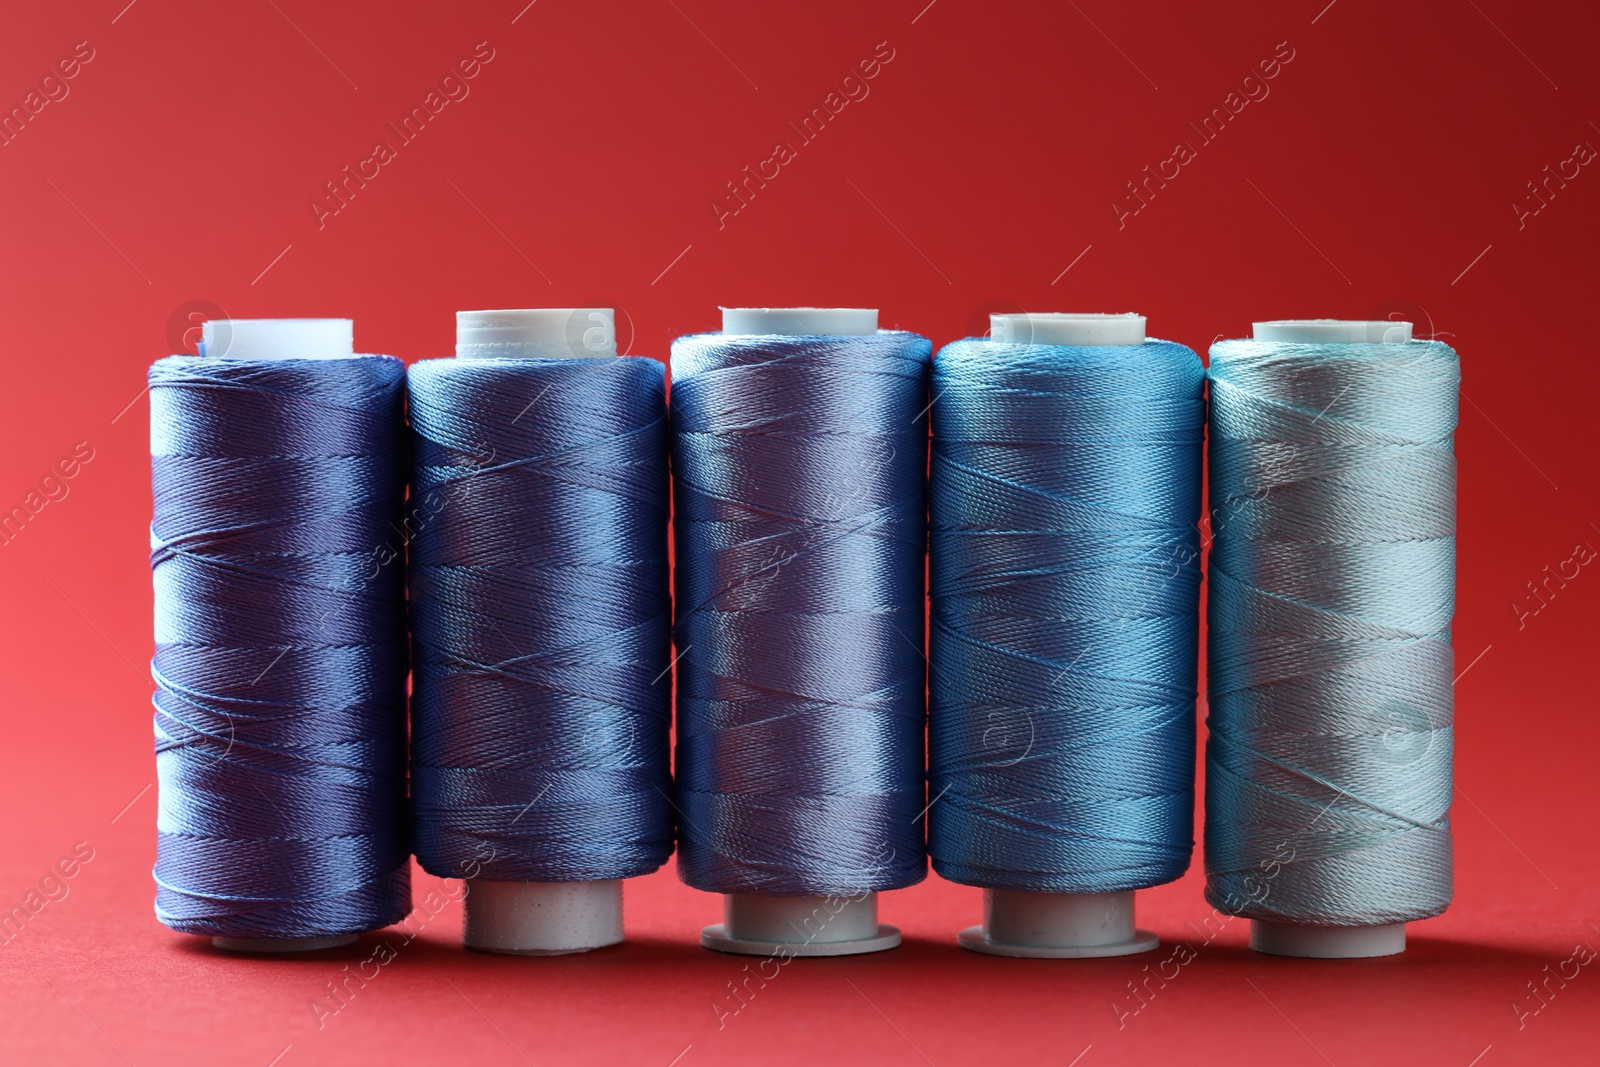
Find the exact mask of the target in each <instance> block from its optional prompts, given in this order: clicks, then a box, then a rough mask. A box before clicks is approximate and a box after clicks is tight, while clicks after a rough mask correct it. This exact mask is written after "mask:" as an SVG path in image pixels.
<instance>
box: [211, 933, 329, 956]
mask: <svg viewBox="0 0 1600 1067" xmlns="http://www.w3.org/2000/svg"><path fill="white" fill-rule="evenodd" d="M357 940H358V935H356V934H326V935H321V936H317V937H213V938H212V939H211V944H212V946H213V947H214V948H219V949H221V950H222V951H224V952H239V953H249V954H253V955H275V954H278V953H284V952H321V951H323V950H325V949H330V948H343V947H344V946H346V945H353V944H355V943H356V941H357Z"/></svg>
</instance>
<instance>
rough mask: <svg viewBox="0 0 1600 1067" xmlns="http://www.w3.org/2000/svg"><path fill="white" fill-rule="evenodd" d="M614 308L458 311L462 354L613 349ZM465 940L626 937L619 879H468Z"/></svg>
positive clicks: (535, 947) (496, 944)
mask: <svg viewBox="0 0 1600 1067" xmlns="http://www.w3.org/2000/svg"><path fill="white" fill-rule="evenodd" d="M615 319H616V315H615V312H614V311H613V310H612V309H611V308H515V309H499V310H492V311H458V312H456V358H458V359H519V358H520V359H529V358H544V359H552V358H555V359H560V358H582V357H602V358H604V357H615V356H616V354H617V335H616V327H615ZM463 912H464V918H463V921H462V930H461V942H462V944H464V945H466V946H467V947H468V948H473V949H478V950H479V951H482V952H500V953H505V954H508V955H513V956H560V955H565V954H566V953H569V952H588V951H589V950H590V949H596V948H604V947H605V946H606V945H615V944H617V943H619V942H620V941H622V882H621V880H620V879H615V878H611V879H603V880H599V881H592V882H501V881H493V880H491V879H487V878H470V879H468V880H467V899H466V903H465V905H464V906H463Z"/></svg>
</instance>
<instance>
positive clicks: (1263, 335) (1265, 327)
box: [1251, 319, 1411, 345]
mask: <svg viewBox="0 0 1600 1067" xmlns="http://www.w3.org/2000/svg"><path fill="white" fill-rule="evenodd" d="M1251 326H1252V329H1253V333H1254V336H1255V339H1256V340H1257V341H1277V342H1279V343H1281V344H1288V345H1359V344H1372V345H1380V344H1404V343H1406V342H1407V341H1409V340H1411V323H1409V322H1389V321H1386V320H1383V319H1277V320H1274V321H1272V322H1256V323H1251Z"/></svg>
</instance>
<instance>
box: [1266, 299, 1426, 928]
mask: <svg viewBox="0 0 1600 1067" xmlns="http://www.w3.org/2000/svg"><path fill="white" fill-rule="evenodd" d="M1252 327H1253V333H1254V335H1255V339H1256V340H1257V341H1276V342H1278V343H1280V344H1322V345H1335V344H1345V345H1349V344H1405V343H1406V342H1408V341H1410V340H1411V323H1409V322H1389V321H1385V320H1381V319H1380V320H1368V319H1280V320H1277V321H1274V322H1257V323H1253V324H1252ZM1250 947H1251V948H1253V949H1255V950H1256V951H1257V952H1265V953H1268V954H1269V955H1273V956H1299V957H1303V958H1307V959H1324V960H1332V959H1362V958H1366V957H1371V956H1393V955H1395V954H1396V953H1400V952H1404V951H1405V950H1406V924H1405V923H1388V924H1385V925H1380V926H1310V925H1306V924H1303V923H1286V922H1276V921H1273V920H1269V919H1251V920H1250Z"/></svg>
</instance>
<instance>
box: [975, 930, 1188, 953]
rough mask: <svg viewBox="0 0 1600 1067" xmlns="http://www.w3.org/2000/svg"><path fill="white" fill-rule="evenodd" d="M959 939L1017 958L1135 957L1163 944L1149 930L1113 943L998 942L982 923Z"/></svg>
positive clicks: (983, 949)
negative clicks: (1023, 943)
mask: <svg viewBox="0 0 1600 1067" xmlns="http://www.w3.org/2000/svg"><path fill="white" fill-rule="evenodd" d="M956 941H957V942H958V943H959V944H960V945H961V947H962V948H964V949H970V950H971V951H973V952H981V953H983V954H984V955H986V956H1011V957H1014V958H1017V959H1035V960H1081V959H1097V958H1101V957H1107V958H1109V957H1113V956H1133V955H1137V954H1138V953H1141V952H1150V951H1152V950H1154V949H1156V948H1159V947H1160V945H1161V938H1159V937H1157V936H1156V935H1155V934H1153V933H1151V932H1150V931H1149V930H1135V931H1134V934H1133V939H1132V940H1130V941H1118V942H1116V943H1114V944H1110V945H1014V944H1011V943H1010V942H1007V941H996V940H995V939H994V938H992V937H990V936H989V932H988V931H987V930H985V929H984V928H983V926H982V925H981V924H980V925H978V926H969V927H967V928H966V929H965V930H963V931H961V933H960V934H959V935H957V937H956Z"/></svg>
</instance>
